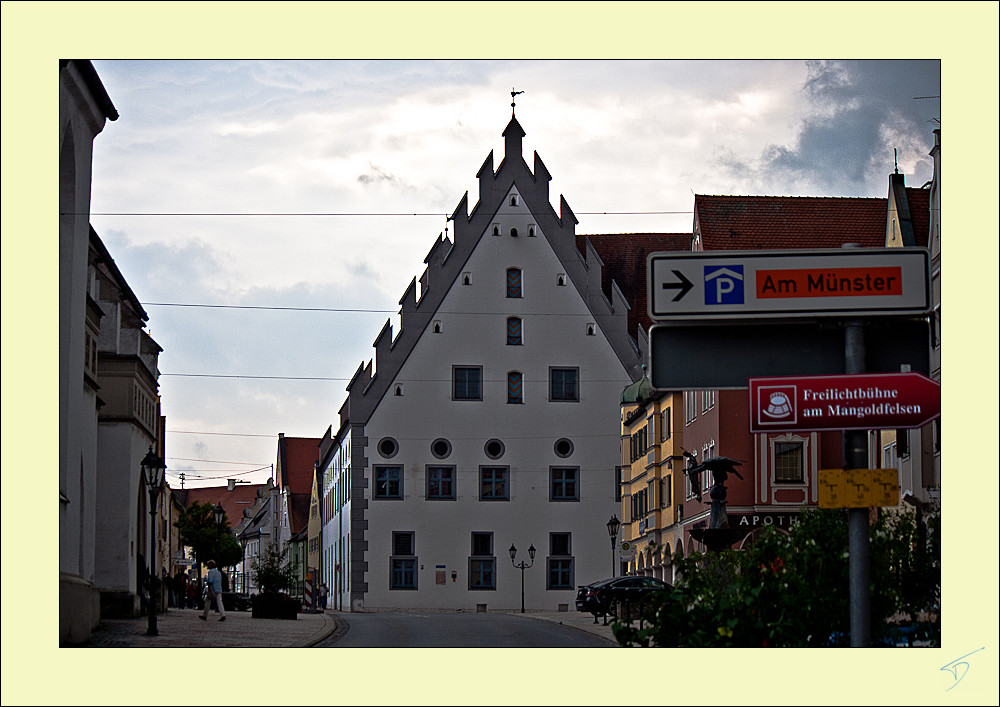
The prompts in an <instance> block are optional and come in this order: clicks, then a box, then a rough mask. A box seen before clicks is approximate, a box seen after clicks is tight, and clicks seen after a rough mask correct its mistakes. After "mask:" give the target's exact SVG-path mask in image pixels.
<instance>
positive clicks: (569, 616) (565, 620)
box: [505, 611, 618, 645]
mask: <svg viewBox="0 0 1000 707" xmlns="http://www.w3.org/2000/svg"><path fill="white" fill-rule="evenodd" d="M505 613H508V614H516V615H517V616H527V617H529V618H532V619H539V620H541V621H551V622H553V623H557V624H562V625H563V626H572V627H573V628H577V629H580V630H581V631H586V632H587V633H592V634H594V635H595V636H600V637H601V638H606V639H607V640H608V641H610V642H611V643H613V644H615V645H618V641H616V640H615V634H614V633H613V632H612V630H611V621H610V620H609V622H608V625H607V626H605V625H604V617H600V618H598V619H597V623H596V624H595V623H594V615H593V614H588V613H584V612H582V611H528V612H525V613H523V614H522V613H521V612H519V611H518V612H514V611H508V612H505Z"/></svg>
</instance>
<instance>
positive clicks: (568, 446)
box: [555, 437, 573, 459]
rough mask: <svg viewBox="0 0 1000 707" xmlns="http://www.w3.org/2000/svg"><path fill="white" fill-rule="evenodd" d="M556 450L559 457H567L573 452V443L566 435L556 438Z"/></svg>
mask: <svg viewBox="0 0 1000 707" xmlns="http://www.w3.org/2000/svg"><path fill="white" fill-rule="evenodd" d="M555 452H556V456H557V457H562V458H563V459H565V458H566V457H568V456H569V455H571V454H572V453H573V443H572V442H571V441H569V440H568V439H566V438H565V437H563V438H562V439H560V440H556V444H555Z"/></svg>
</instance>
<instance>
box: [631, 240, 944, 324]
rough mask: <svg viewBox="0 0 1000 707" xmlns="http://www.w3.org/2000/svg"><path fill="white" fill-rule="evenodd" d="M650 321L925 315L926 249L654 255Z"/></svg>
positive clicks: (927, 306) (927, 295)
mask: <svg viewBox="0 0 1000 707" xmlns="http://www.w3.org/2000/svg"><path fill="white" fill-rule="evenodd" d="M646 262H647V277H648V291H647V294H648V297H647V299H648V302H649V315H650V317H651V318H652V319H654V320H660V321H668V320H684V319H703V318H706V317H725V318H731V319H739V318H744V317H756V318H760V317H807V316H838V315H839V316H858V315H865V314H883V315H887V314H895V315H916V314H924V313H926V312H927V311H929V309H930V269H929V264H930V254H929V252H928V251H927V249H926V248H829V249H817V250H806V249H803V250H770V251H769V250H759V251H758V250H754V251H707V252H704V251H699V252H684V253H678V252H667V253H651V254H650V255H649V258H648V259H647V261H646Z"/></svg>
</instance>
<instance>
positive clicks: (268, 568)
mask: <svg viewBox="0 0 1000 707" xmlns="http://www.w3.org/2000/svg"><path fill="white" fill-rule="evenodd" d="M287 558H288V548H287V547H286V548H284V549H283V550H281V551H279V550H278V549H277V548H275V547H274V546H272V545H267V546H265V547H264V551H263V552H262V553H261V554H260V555H258V556H257V557H255V558H254V560H253V567H252V569H253V574H252V575H251V576H252V577H253V581H254V583H255V584H256V585H257V586H258V587H260V589H261V591H262V592H280V591H282V590H284V589H288V588H289V587H291V586H292V584H293V583H294V582H295V578H296V576H297V575H298V571H299V568H298V563H297V562H295V561H294V560H293V561H291V562H289V561H288V560H287Z"/></svg>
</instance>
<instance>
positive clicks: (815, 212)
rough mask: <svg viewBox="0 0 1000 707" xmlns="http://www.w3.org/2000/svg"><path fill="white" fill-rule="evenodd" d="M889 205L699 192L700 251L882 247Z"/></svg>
mask: <svg viewBox="0 0 1000 707" xmlns="http://www.w3.org/2000/svg"><path fill="white" fill-rule="evenodd" d="M887 208H888V200H887V199H878V198H854V197H825V196H706V195H702V194H696V195H695V197H694V231H695V246H694V249H695V250H767V249H783V248H839V247H841V246H842V245H843V244H844V243H859V244H860V245H861V246H863V247H866V248H877V247H882V246H884V245H885V215H886V210H887Z"/></svg>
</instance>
